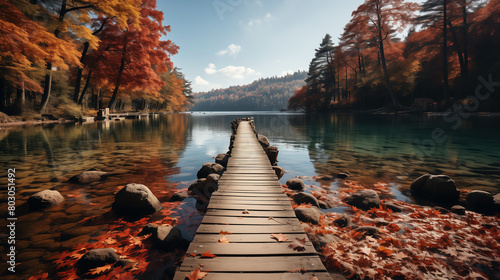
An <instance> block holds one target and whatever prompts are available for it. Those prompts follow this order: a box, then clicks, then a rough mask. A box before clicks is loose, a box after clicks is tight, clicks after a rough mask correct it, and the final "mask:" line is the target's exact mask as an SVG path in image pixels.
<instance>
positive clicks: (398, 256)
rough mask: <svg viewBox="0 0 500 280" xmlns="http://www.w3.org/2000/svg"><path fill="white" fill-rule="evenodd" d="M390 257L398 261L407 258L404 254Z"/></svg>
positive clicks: (400, 253)
mask: <svg viewBox="0 0 500 280" xmlns="http://www.w3.org/2000/svg"><path fill="white" fill-rule="evenodd" d="M392 257H393V258H395V259H398V260H402V259H404V258H408V256H407V255H406V254H405V253H403V252H399V253H397V254H394V255H392Z"/></svg>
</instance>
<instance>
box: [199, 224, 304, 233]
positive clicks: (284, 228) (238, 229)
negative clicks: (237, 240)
mask: <svg viewBox="0 0 500 280" xmlns="http://www.w3.org/2000/svg"><path fill="white" fill-rule="evenodd" d="M221 231H227V232H230V233H232V234H237V233H268V234H271V233H283V234H285V233H304V229H303V228H302V226H301V225H300V224H299V225H212V224H201V225H200V226H199V227H198V230H197V231H196V234H199V233H219V232H221Z"/></svg>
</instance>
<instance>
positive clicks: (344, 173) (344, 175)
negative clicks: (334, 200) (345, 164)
mask: <svg viewBox="0 0 500 280" xmlns="http://www.w3.org/2000/svg"><path fill="white" fill-rule="evenodd" d="M348 177H349V173H347V172H340V173H339V174H337V178H339V179H347V178H348Z"/></svg>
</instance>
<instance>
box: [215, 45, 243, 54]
mask: <svg viewBox="0 0 500 280" xmlns="http://www.w3.org/2000/svg"><path fill="white" fill-rule="evenodd" d="M240 51H241V46H240V45H235V44H231V45H229V46H227V48H226V49H224V50H221V51H218V52H217V55H219V56H221V55H226V54H227V55H231V56H236V55H237V54H238V53H239V52H240Z"/></svg>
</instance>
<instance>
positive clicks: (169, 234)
mask: <svg viewBox="0 0 500 280" xmlns="http://www.w3.org/2000/svg"><path fill="white" fill-rule="evenodd" d="M152 237H153V241H154V242H155V243H156V244H157V246H158V247H159V248H160V249H163V250H165V251H171V250H173V249H176V248H184V247H185V246H186V245H187V244H188V242H187V241H186V240H185V239H184V238H182V233H181V231H180V229H178V228H175V227H172V226H171V225H163V226H158V227H156V229H153V234H152Z"/></svg>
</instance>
